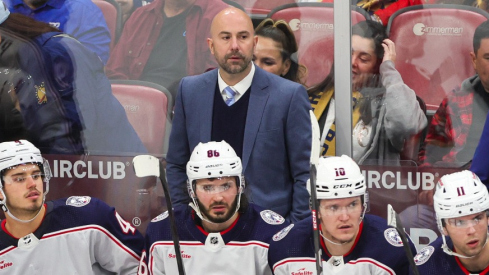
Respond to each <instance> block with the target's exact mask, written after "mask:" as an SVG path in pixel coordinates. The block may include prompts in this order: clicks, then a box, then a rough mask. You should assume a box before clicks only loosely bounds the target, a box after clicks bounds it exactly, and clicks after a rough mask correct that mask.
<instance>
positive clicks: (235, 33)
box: [207, 8, 257, 85]
mask: <svg viewBox="0 0 489 275" xmlns="http://www.w3.org/2000/svg"><path fill="white" fill-rule="evenodd" d="M207 42H208V44H209V48H210V50H211V53H212V54H213V55H214V57H215V58H216V60H217V63H218V64H219V69H220V75H221V77H222V78H223V80H224V81H225V82H226V83H227V84H228V85H234V84H236V83H237V82H239V81H240V80H241V79H243V78H244V77H245V76H246V75H247V74H248V73H249V72H250V70H251V60H252V58H253V51H254V49H255V45H256V42H257V38H256V37H255V36H254V29H253V23H252V22H251V18H250V17H249V16H248V15H247V14H246V13H245V12H243V11H242V10H240V9H237V8H226V9H224V10H222V11H221V12H219V13H218V14H217V15H216V16H215V17H214V19H213V20H212V25H211V38H209V39H208V41H207Z"/></svg>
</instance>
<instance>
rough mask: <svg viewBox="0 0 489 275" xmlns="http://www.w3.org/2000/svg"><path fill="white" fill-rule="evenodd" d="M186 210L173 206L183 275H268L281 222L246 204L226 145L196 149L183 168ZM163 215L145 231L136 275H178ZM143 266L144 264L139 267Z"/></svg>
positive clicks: (232, 155) (233, 155)
mask: <svg viewBox="0 0 489 275" xmlns="http://www.w3.org/2000/svg"><path fill="white" fill-rule="evenodd" d="M187 176H188V181H187V188H188V193H189V195H190V197H191V198H192V201H193V202H191V203H190V205H188V206H187V205H179V206H175V209H174V214H175V221H176V223H177V228H178V235H179V238H180V250H181V256H182V261H183V265H184V267H185V271H186V272H187V274H212V275H218V274H222V275H229V274H233V275H239V274H243V275H253V274H257V275H258V274H272V272H271V270H270V268H269V267H268V261H267V252H268V246H269V243H270V241H271V239H272V236H273V234H275V233H277V232H278V231H280V230H281V229H282V228H284V226H286V225H287V224H286V222H285V220H284V218H283V217H282V216H280V215H279V214H277V213H275V212H273V211H271V210H264V209H261V208H259V207H258V206H256V205H254V204H252V203H248V201H247V199H246V196H245V194H244V193H243V191H244V189H245V181H244V178H243V174H242V164H241V160H240V158H239V157H238V156H237V155H236V153H235V151H234V150H233V148H232V147H231V146H230V145H229V144H228V143H226V142H225V141H221V142H208V143H199V144H198V145H197V146H196V147H195V149H194V151H193V152H192V155H191V157H190V160H189V162H188V163H187ZM175 257H176V255H175V249H174V247H173V242H172V237H171V234H170V221H169V219H168V212H165V213H163V214H161V215H159V216H157V217H156V218H154V219H153V220H152V222H151V223H150V224H149V225H148V229H147V230H146V251H143V255H142V258H141V265H140V268H139V274H141V275H143V274H148V270H149V274H166V275H174V274H178V269H177V261H176V259H175ZM143 260H144V261H143Z"/></svg>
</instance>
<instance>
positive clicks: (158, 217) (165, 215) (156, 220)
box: [151, 211, 168, 222]
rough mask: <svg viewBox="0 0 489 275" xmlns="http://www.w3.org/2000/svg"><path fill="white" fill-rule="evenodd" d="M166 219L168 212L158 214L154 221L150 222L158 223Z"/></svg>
mask: <svg viewBox="0 0 489 275" xmlns="http://www.w3.org/2000/svg"><path fill="white" fill-rule="evenodd" d="M166 218H168V211H165V212H163V213H161V214H159V215H158V216H156V217H154V219H152V220H151V222H159V221H162V220H164V219H166Z"/></svg>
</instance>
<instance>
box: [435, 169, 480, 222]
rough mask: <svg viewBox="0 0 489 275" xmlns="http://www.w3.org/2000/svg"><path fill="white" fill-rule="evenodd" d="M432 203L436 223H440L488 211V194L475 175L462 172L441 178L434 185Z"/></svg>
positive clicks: (469, 172) (466, 171)
mask: <svg viewBox="0 0 489 275" xmlns="http://www.w3.org/2000/svg"><path fill="white" fill-rule="evenodd" d="M433 203H434V208H435V212H436V217H437V221H438V220H440V221H441V219H445V218H457V217H462V216H467V215H471V214H476V213H480V212H483V211H485V210H487V209H489V193H488V192H487V187H486V186H485V185H484V184H483V183H482V182H481V181H480V179H479V177H478V176H477V175H476V174H474V173H473V172H471V171H468V170H464V171H461V172H456V173H453V174H448V175H444V176H443V177H441V179H440V180H439V181H438V183H437V184H436V192H435V195H434V196H433Z"/></svg>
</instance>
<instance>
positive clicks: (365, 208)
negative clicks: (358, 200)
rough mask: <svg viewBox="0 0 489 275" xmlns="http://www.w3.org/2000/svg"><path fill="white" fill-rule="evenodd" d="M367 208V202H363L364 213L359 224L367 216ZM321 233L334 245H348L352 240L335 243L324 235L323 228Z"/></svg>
mask: <svg viewBox="0 0 489 275" xmlns="http://www.w3.org/2000/svg"><path fill="white" fill-rule="evenodd" d="M366 210H367V203H363V212H362V215H361V216H360V222H359V223H358V224H360V223H362V221H363V218H364V217H365V211H366ZM319 235H321V237H323V239H324V240H325V241H328V242H329V243H332V244H334V245H346V244H348V243H350V242H351V240H350V241H346V242H339V243H335V242H333V241H332V240H330V239H328V238H326V237H325V236H324V235H323V232H322V231H321V230H319Z"/></svg>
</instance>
